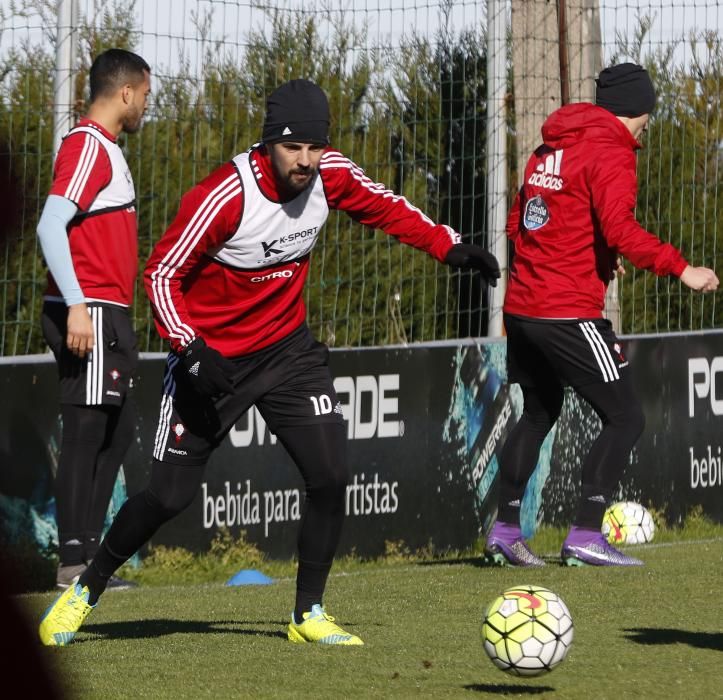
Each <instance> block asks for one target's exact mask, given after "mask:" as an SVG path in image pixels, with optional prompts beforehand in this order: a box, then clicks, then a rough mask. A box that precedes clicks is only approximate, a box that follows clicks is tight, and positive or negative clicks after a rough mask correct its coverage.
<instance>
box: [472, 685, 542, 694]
mask: <svg viewBox="0 0 723 700" xmlns="http://www.w3.org/2000/svg"><path fill="white" fill-rule="evenodd" d="M464 689H465V690H473V691H474V692H476V693H494V694H495V695H542V693H554V692H555V689H554V688H551V687H550V686H549V685H522V684H512V683H470V684H469V685H465V686H464Z"/></svg>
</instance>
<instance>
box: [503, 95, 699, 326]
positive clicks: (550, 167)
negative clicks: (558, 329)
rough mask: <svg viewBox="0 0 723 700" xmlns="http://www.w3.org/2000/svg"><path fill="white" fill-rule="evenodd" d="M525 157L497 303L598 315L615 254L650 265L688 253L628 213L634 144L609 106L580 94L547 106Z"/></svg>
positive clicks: (633, 193)
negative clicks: (577, 99) (538, 140)
mask: <svg viewBox="0 0 723 700" xmlns="http://www.w3.org/2000/svg"><path fill="white" fill-rule="evenodd" d="M542 138H543V142H544V143H543V145H541V146H540V147H539V148H538V149H537V150H536V151H535V152H534V153H533V154H532V156H531V157H530V159H529V161H528V162H527V167H526V168H525V179H524V184H523V185H522V187H521V189H520V191H519V193H518V194H517V197H516V199H515V202H514V204H513V205H512V209H511V210H510V214H509V217H508V220H507V235H508V236H509V238H510V239H511V240H512V241H513V242H514V247H515V253H514V259H513V262H512V265H511V268H510V280H509V284H508V287H507V294H506V296H505V304H504V310H505V312H506V313H510V314H516V315H519V316H528V317H533V318H598V317H600V316H602V311H603V307H604V304H605V291H606V289H607V285H608V283H609V281H610V277H611V272H612V270H613V269H614V268H615V259H616V257H617V256H618V255H619V254H620V255H624V256H625V257H626V258H627V259H628V260H630V261H631V262H632V263H633V265H635V266H636V267H638V268H642V269H645V270H652V271H653V272H655V273H656V274H658V275H670V274H672V275H676V276H678V277H679V276H680V275H681V273H682V272H683V270H684V269H685V267H686V266H687V264H688V263H687V262H686V261H685V259H684V258H683V256H682V255H681V253H680V252H679V251H678V250H677V249H676V248H674V247H673V246H672V245H670V244H668V243H663V242H661V241H660V240H659V239H658V238H657V237H656V236H654V235H653V234H652V233H649V232H648V231H646V230H645V229H644V228H643V227H642V226H640V224H639V223H638V222H637V221H636V220H635V214H634V210H635V203H636V197H637V176H636V172H635V165H636V161H635V151H636V150H637V149H638V148H640V147H641V146H640V144H639V143H638V142H637V141H636V140H635V139H634V138H633V137H632V135H631V134H630V132H629V131H628V129H627V128H626V127H625V125H624V124H623V123H622V122H621V121H620V120H619V119H617V117H615V116H614V115H613V114H612V113H610V112H608V111H607V110H605V109H603V108H602V107H597V106H595V105H592V104H589V103H579V104H572V105H567V106H565V107H562V108H561V109H558V110H557V111H555V112H553V113H552V114H551V115H550V116H549V117H548V118H547V120H546V121H545V123H544V124H543V126H542Z"/></svg>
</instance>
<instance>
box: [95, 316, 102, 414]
mask: <svg viewBox="0 0 723 700" xmlns="http://www.w3.org/2000/svg"><path fill="white" fill-rule="evenodd" d="M104 346H105V343H104V342H103V307H102V306H99V307H98V328H97V329H96V331H95V345H94V348H95V349H96V350H97V351H98V354H97V356H96V363H97V365H98V374H97V376H96V382H97V384H96V387H97V393H96V396H95V402H96V403H97V404H102V403H103V369H104V362H103V361H104V359H105V352H104Z"/></svg>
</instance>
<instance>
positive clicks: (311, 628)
mask: <svg viewBox="0 0 723 700" xmlns="http://www.w3.org/2000/svg"><path fill="white" fill-rule="evenodd" d="M288 637H289V641H290V642H296V643H298V644H303V643H305V642H316V643H317V644H338V645H342V646H359V645H360V644H364V642H362V640H361V639H359V637H357V636H356V635H354V634H349V632H345V631H344V630H343V629H342V628H341V627H339V625H337V624H335V623H334V618H333V617H332V616H331V615H327V614H326V612H325V611H324V608H322V607H321V605H314V606H312V608H311V612H308V613H304V621H303V622H302V623H301V624H296V622H295V621H294V616H293V615H292V616H291V622H290V623H289V634H288Z"/></svg>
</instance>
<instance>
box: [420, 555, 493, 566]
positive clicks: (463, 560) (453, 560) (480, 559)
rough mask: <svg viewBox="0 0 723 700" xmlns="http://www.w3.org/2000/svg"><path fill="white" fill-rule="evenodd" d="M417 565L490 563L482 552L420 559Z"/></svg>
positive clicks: (481, 564)
mask: <svg viewBox="0 0 723 700" xmlns="http://www.w3.org/2000/svg"><path fill="white" fill-rule="evenodd" d="M416 564H417V566H459V565H460V564H467V565H469V566H477V567H487V566H489V564H487V563H486V562H485V559H484V556H482V555H481V554H480V555H479V556H476V557H450V558H449V559H432V560H430V561H418V562H416Z"/></svg>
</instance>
